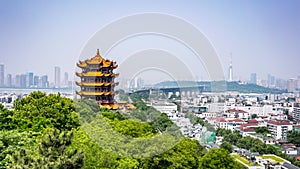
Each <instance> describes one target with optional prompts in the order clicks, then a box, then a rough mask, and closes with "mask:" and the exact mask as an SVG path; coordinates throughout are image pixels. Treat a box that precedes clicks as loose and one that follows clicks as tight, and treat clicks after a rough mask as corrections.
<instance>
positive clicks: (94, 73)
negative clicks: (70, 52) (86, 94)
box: [76, 72, 119, 77]
mask: <svg viewBox="0 0 300 169" xmlns="http://www.w3.org/2000/svg"><path fill="white" fill-rule="evenodd" d="M76 76H79V77H86V76H88V77H96V76H104V77H109V76H115V77H117V76H119V73H102V72H86V73H78V72H76Z"/></svg>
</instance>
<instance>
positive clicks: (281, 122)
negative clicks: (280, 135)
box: [268, 120, 292, 125]
mask: <svg viewBox="0 0 300 169" xmlns="http://www.w3.org/2000/svg"><path fill="white" fill-rule="evenodd" d="M268 124H273V125H292V124H291V122H290V121H287V120H282V121H270V122H268Z"/></svg>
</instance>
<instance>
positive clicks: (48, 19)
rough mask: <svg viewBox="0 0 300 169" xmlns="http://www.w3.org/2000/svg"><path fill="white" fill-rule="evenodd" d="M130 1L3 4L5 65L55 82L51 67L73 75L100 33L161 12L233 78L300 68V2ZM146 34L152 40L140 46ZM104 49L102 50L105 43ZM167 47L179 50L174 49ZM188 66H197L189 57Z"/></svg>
mask: <svg viewBox="0 0 300 169" xmlns="http://www.w3.org/2000/svg"><path fill="white" fill-rule="evenodd" d="M132 2H134V3H131V4H123V3H117V2H116V1H112V2H105V3H104V2H98V1H97V2H93V3H92V4H86V3H84V2H80V1H73V3H69V2H59V1H54V2H53V3H49V4H48V3H47V5H45V3H42V2H33V1H28V2H26V3H25V2H22V1H18V3H12V2H1V3H2V4H1V8H2V9H3V10H1V11H2V15H1V16H0V20H1V22H2V23H3V27H2V28H0V29H1V32H0V34H1V36H2V37H3V38H2V39H1V40H0V44H1V50H0V55H1V60H0V62H1V63H3V64H5V65H6V68H5V72H7V73H10V74H12V75H16V74H20V73H21V72H24V73H26V72H35V73H37V74H40V75H41V74H47V75H49V81H50V82H53V81H54V74H53V67H54V66H59V67H61V68H62V69H64V71H65V72H68V74H69V78H70V79H72V78H73V77H74V73H75V65H76V63H77V62H78V60H80V59H81V58H79V55H80V52H81V50H82V48H83V46H84V45H85V43H86V42H87V41H88V40H89V38H90V37H91V36H93V35H94V33H95V32H97V31H98V30H99V29H101V28H102V27H104V26H105V25H107V24H109V23H110V22H111V21H114V20H116V19H119V18H122V17H124V16H128V15H132V14H136V13H143V12H158V13H166V14H170V15H174V16H177V17H180V18H182V19H185V20H186V21H188V22H190V23H192V24H193V25H195V26H196V27H197V28H198V29H199V30H200V31H201V32H202V33H203V34H205V35H206V37H207V38H208V39H209V40H210V42H211V44H212V45H213V46H214V47H215V50H216V51H217V53H218V55H219V59H220V61H221V63H222V69H223V72H224V76H225V77H228V74H227V72H228V68H229V65H230V61H232V72H233V77H232V79H233V80H234V81H237V80H243V81H248V80H249V75H250V74H251V73H253V72H255V73H256V74H257V78H258V79H267V77H268V74H272V75H273V76H275V77H277V78H280V79H285V80H288V79H290V78H295V77H297V76H298V75H299V73H300V67H299V66H298V65H297V60H299V53H300V51H299V48H298V45H299V44H300V40H299V39H298V38H296V37H299V35H300V29H299V28H300V21H299V19H298V17H297V16H299V14H300V12H299V11H298V10H297V6H299V2H298V1H289V3H281V2H280V1H251V2H250V1H249V2H248V1H247V2H238V1H237V2H236V1H232V2H234V3H225V2H217V1H212V2H207V1H199V2H198V1H189V2H187V3H186V2H179V1H174V2H173V1H172V3H171V1H167V2H160V3H158V1H157V3H155V2H154V3H150V2H143V3H141V2H138V1H132ZM124 6H126V7H127V8H123V7H124ZM12 9H14V10H12ZM100 9H101V10H100ZM78 11H82V12H80V13H78ZM87 11H89V12H90V13H87ZM85 12H86V13H85ZM145 39H146V40H147V41H150V42H145V43H141V44H139V42H141V41H143V40H145ZM151 40H152V41H155V43H153V42H151ZM158 41H160V42H158ZM167 43H169V41H167V40H164V39H162V38H157V37H143V38H140V39H138V40H131V41H130V40H128V42H127V44H126V43H124V44H123V46H122V45H121V46H120V47H118V48H117V49H118V51H112V52H111V53H110V54H109V55H108V56H107V57H109V58H112V59H116V58H118V57H119V58H118V59H121V60H124V59H126V56H128V55H129V54H130V53H131V52H132V51H128V50H126V48H129V47H131V48H136V49H140V48H146V47H156V48H157V46H166V44H167ZM176 45H177V44H175V43H174V46H173V48H175V47H176V48H177V47H178V46H176ZM99 48H100V51H101V46H99ZM166 48H167V47H166ZM12 49H14V50H12ZM16 49H17V50H16ZM167 49H168V50H173V49H172V47H171V48H167ZM95 50H96V49H95ZM182 51H184V50H183V49H182ZM182 51H178V55H179V57H180V59H181V60H186V58H188V56H185V54H186V53H185V52H182ZM180 52H181V53H180ZM230 53H232V56H231V55H230ZM87 57H89V56H87ZM104 57H106V56H104ZM231 57H232V60H231V59H230V58H231ZM36 63H39V64H36ZM120 64H121V63H120ZM188 66H190V67H193V68H195V67H199V66H198V65H194V64H193V63H190V62H188ZM200 67H201V66H200ZM199 69H200V70H199V71H197V70H198V68H195V69H194V70H195V72H197V73H198V74H197V76H198V77H199V80H206V79H207V78H206V77H205V72H203V71H202V70H203V68H199ZM61 76H62V75H61Z"/></svg>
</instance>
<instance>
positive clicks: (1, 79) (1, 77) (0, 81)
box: [0, 64, 4, 86]
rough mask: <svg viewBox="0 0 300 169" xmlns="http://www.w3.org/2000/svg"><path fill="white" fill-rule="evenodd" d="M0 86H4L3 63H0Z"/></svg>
mask: <svg viewBox="0 0 300 169" xmlns="http://www.w3.org/2000/svg"><path fill="white" fill-rule="evenodd" d="M0 86H4V64H0Z"/></svg>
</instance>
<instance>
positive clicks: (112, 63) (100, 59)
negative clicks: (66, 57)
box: [77, 49, 118, 68]
mask: <svg viewBox="0 0 300 169" xmlns="http://www.w3.org/2000/svg"><path fill="white" fill-rule="evenodd" d="M99 64H101V65H102V67H110V66H111V67H112V68H117V67H118V65H117V62H115V61H111V60H108V59H104V58H103V57H102V56H101V55H100V52H99V49H97V53H96V55H95V56H94V57H92V58H91V59H86V60H84V61H79V63H77V66H78V67H80V68H85V67H86V66H87V65H99Z"/></svg>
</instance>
